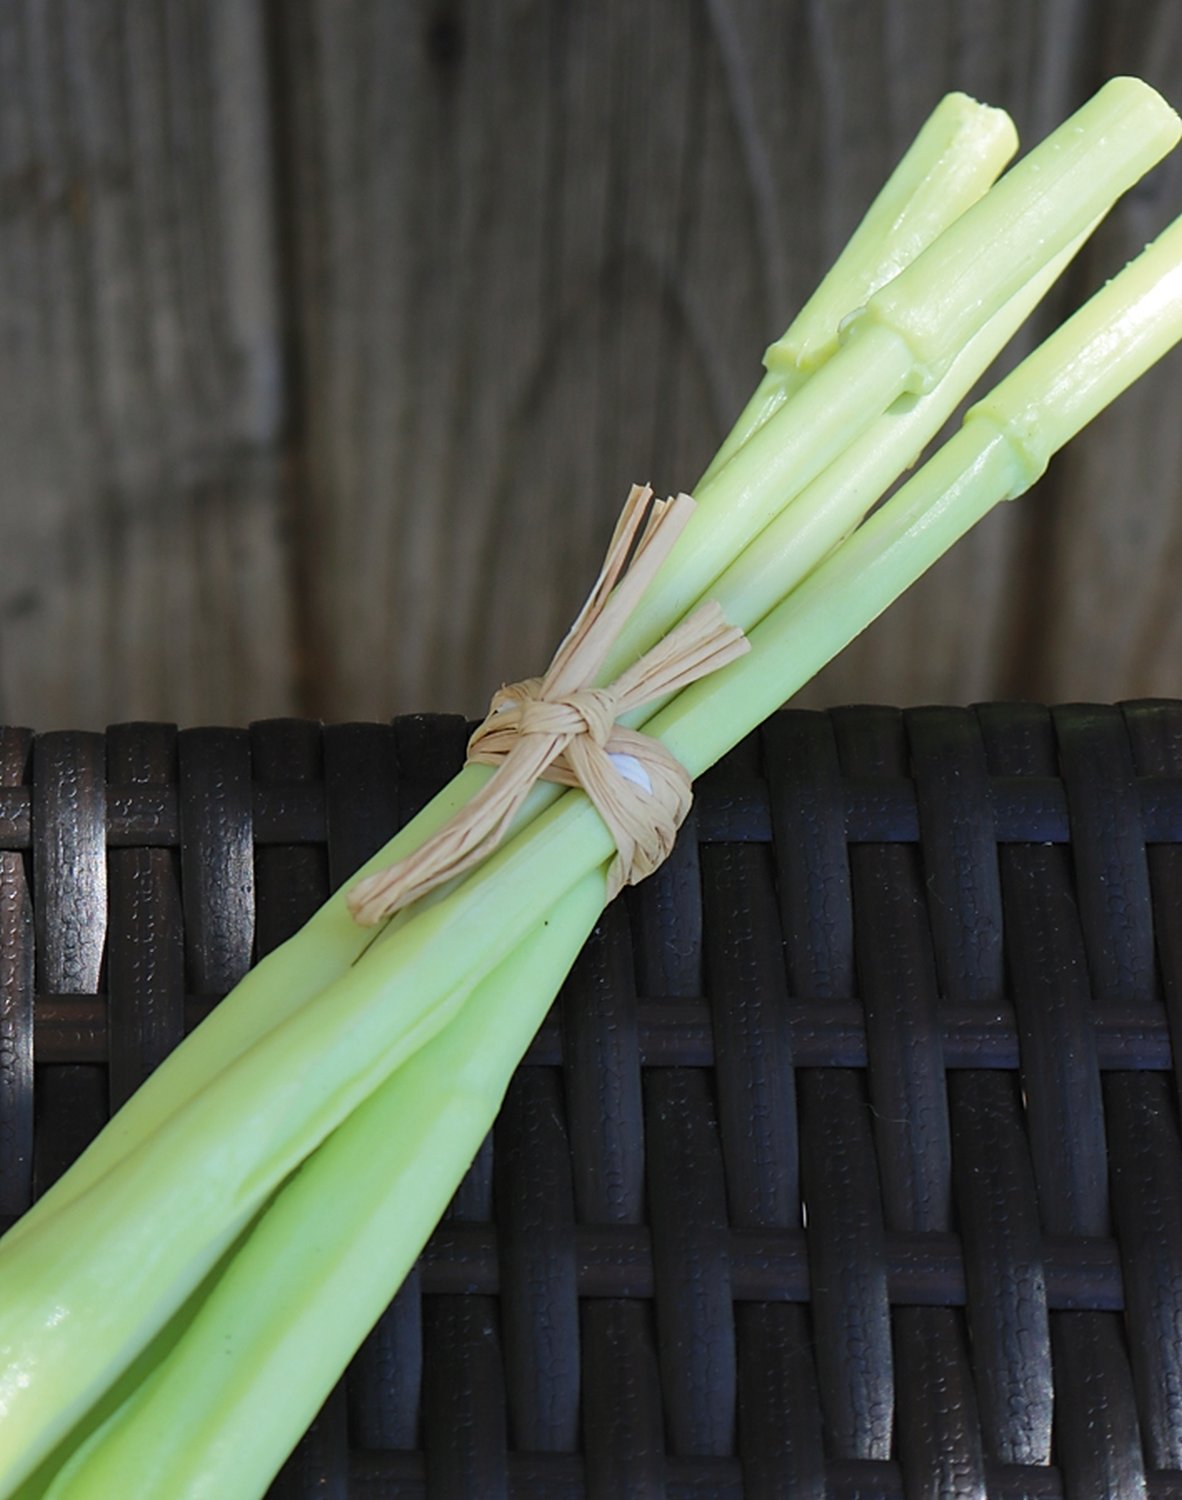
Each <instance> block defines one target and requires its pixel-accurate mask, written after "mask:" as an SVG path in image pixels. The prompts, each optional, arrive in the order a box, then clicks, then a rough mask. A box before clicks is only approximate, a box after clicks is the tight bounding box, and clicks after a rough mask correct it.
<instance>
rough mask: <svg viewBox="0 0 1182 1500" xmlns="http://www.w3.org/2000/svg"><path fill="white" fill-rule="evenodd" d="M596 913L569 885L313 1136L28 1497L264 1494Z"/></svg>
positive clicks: (385, 1291) (455, 1177) (440, 1201)
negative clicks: (333, 1123) (151, 1355)
mask: <svg viewBox="0 0 1182 1500" xmlns="http://www.w3.org/2000/svg"><path fill="white" fill-rule="evenodd" d="M602 899H603V885H602V882H601V881H600V880H599V879H598V878H596V877H594V876H592V877H591V878H584V880H583V881H581V882H580V883H579V884H577V885H576V886H575V887H574V889H573V890H572V891H571V892H570V893H569V894H568V895H567V896H566V897H564V899H563V900H562V901H561V902H560V903H559V904H558V905H557V906H556V907H555V908H554V910H553V911H551V912H550V914H549V915H548V917H547V918H546V919H545V921H544V922H539V923H538V924H537V925H536V926H535V927H534V929H533V931H532V932H531V933H530V934H529V935H528V937H527V938H526V939H525V941H524V942H523V943H522V944H521V945H520V947H519V948H518V949H517V950H516V951H515V952H514V953H513V954H512V955H511V958H510V959H509V960H508V961H507V962H506V963H504V964H502V965H501V967H500V968H499V969H498V970H496V971H495V972H494V973H493V974H491V975H490V976H489V977H488V978H487V979H486V980H484V981H483V983H482V984H481V985H480V987H479V989H478V990H477V991H476V992H475V993H474V994H473V995H472V997H471V999H469V1000H468V1002H467V1003H466V1004H465V1005H464V1007H463V1009H462V1010H461V1011H460V1013H459V1014H458V1015H457V1016H456V1018H455V1020H454V1021H452V1022H451V1024H450V1025H448V1026H447V1027H446V1028H444V1030H443V1031H441V1032H440V1033H439V1034H438V1036H436V1037H435V1038H434V1039H433V1040H432V1041H430V1042H428V1043H427V1045H426V1046H425V1047H423V1048H422V1049H421V1050H420V1051H419V1052H417V1053H416V1054H415V1055H414V1056H413V1057H412V1058H411V1059H410V1060H409V1061H408V1062H407V1063H405V1064H404V1065H403V1066H402V1067H401V1068H400V1069H399V1070H398V1072H397V1073H396V1074H395V1075H394V1076H393V1077H392V1078H391V1079H390V1080H389V1082H387V1083H386V1084H385V1085H384V1086H383V1087H382V1088H380V1089H378V1090H377V1091H375V1093H373V1094H372V1095H371V1096H370V1097H369V1098H368V1099H367V1100H366V1101H365V1102H364V1103H363V1104H361V1105H360V1106H359V1107H358V1108H357V1109H356V1110H354V1112H353V1113H352V1114H351V1115H350V1116H349V1117H348V1119H346V1120H345V1121H344V1122H343V1123H342V1124H341V1125H340V1126H339V1127H338V1128H337V1129H336V1130H335V1131H334V1132H333V1133H332V1134H331V1135H330V1136H329V1137H328V1138H327V1139H326V1140H325V1142H324V1143H323V1145H321V1146H320V1147H319V1148H318V1149H317V1150H316V1151H315V1152H314V1153H313V1154H312V1155H311V1156H310V1157H309V1158H308V1160H307V1161H306V1162H304V1164H303V1165H302V1166H301V1167H300V1168H299V1170H298V1171H297V1172H296V1173H295V1174H294V1175H293V1176H292V1177H291V1178H290V1179H289V1180H288V1181H287V1182H286V1183H285V1184H284V1185H283V1187H282V1188H281V1190H280V1191H279V1193H278V1194H277V1195H276V1196H275V1198H274V1199H273V1200H272V1201H271V1203H270V1204H269V1205H268V1206H267V1207H266V1208H265V1209H264V1210H263V1212H262V1214H261V1215H260V1216H259V1218H258V1219H257V1220H256V1221H255V1223H254V1225H253V1226H252V1228H251V1230H250V1232H249V1234H248V1235H247V1236H246V1237H245V1238H244V1239H243V1241H242V1243H241V1245H240V1246H239V1248H238V1249H237V1251H236V1253H235V1255H234V1257H233V1258H232V1260H230V1261H229V1262H228V1263H227V1264H226V1265H225V1266H224V1268H223V1269H222V1271H221V1273H220V1275H219V1277H218V1278H217V1280H216V1282H215V1284H214V1285H213V1287H212V1288H211V1289H210V1290H209V1291H208V1292H207V1293H205V1294H204V1295H203V1296H202V1297H201V1301H200V1305H199V1306H198V1307H197V1308H196V1309H195V1310H194V1311H193V1312H192V1313H191V1314H190V1315H189V1316H188V1320H187V1326H186V1328H185V1331H184V1335H183V1337H182V1338H181V1339H180V1340H179V1341H178V1342H177V1343H176V1344H175V1346H174V1347H173V1349H172V1350H171V1351H170V1352H169V1353H168V1354H167V1357H165V1358H163V1359H161V1361H160V1362H159V1363H158V1365H157V1366H156V1368H155V1369H154V1370H153V1371H152V1372H151V1373H150V1374H149V1375H148V1376H147V1377H146V1378H145V1379H144V1381H143V1382H142V1383H141V1384H140V1386H139V1387H138V1388H137V1389H136V1390H135V1392H134V1393H133V1394H131V1395H130V1397H129V1398H128V1399H127V1400H126V1401H125V1402H124V1404H123V1405H122V1406H120V1407H119V1408H118V1409H117V1410H116V1411H115V1412H113V1413H112V1415H111V1416H110V1417H109V1418H108V1419H107V1420H106V1421H105V1422H104V1423H103V1424H102V1425H101V1426H100V1427H99V1428H98V1429H97V1430H96V1431H95V1432H94V1433H93V1434H91V1435H90V1436H89V1437H88V1438H87V1440H86V1441H85V1442H84V1443H83V1444H82V1445H81V1446H80V1447H78V1448H77V1449H76V1450H75V1451H74V1452H73V1453H69V1454H59V1455H55V1462H54V1463H53V1464H52V1465H49V1466H46V1468H45V1469H44V1470H43V1471H42V1472H41V1473H40V1474H38V1475H37V1476H36V1479H37V1484H38V1488H37V1489H36V1490H35V1491H33V1492H32V1493H35V1494H36V1495H37V1496H38V1497H40V1500H106V1497H108V1496H112V1495H129V1496H130V1495H135V1496H142V1497H144V1500H148V1497H151V1496H160V1497H164V1496H167V1497H170V1500H179V1497H181V1496H184V1497H186V1500H197V1497H199V1496H205V1495H208V1496H210V1497H216V1500H256V1497H257V1496H259V1495H261V1494H262V1493H263V1492H264V1490H265V1489H266V1486H267V1484H268V1482H269V1480H270V1479H271V1478H272V1476H273V1474H274V1472H275V1470H276V1469H277V1468H278V1467H279V1465H280V1464H281V1463H282V1461H283V1458H284V1457H285V1455H286V1454H287V1453H288V1452H289V1451H290V1449H291V1447H292V1446H293V1444H294V1443H295V1441H296V1440H297V1439H298V1437H299V1435H300V1433H301V1432H303V1431H304V1429H305V1428H306V1427H307V1426H308V1424H309V1422H310V1421H311V1420H312V1418H313V1417H314V1416H315V1414H316V1412H317V1410H318V1409H319V1407H320V1405H321V1403H322V1402H323V1400H324V1399H325V1397H326V1396H327V1394H328V1392H329V1390H330V1389H331V1387H332V1385H333V1384H334V1383H335V1381H336V1379H337V1377H338V1376H339V1375H340V1373H341V1371H342V1370H343V1369H344V1367H345V1365H346V1364H347V1363H348V1361H349V1359H350V1358H351V1357H352V1355H353V1354H354V1352H355V1351H356V1349H357V1346H358V1345H359V1344H360V1343H361V1341H362V1339H363V1338H364V1337H365V1335H366V1333H367V1332H368V1331H369V1329H370V1328H371V1327H372V1326H373V1324H374V1323H375V1322H376V1321H377V1319H378V1317H379V1316H380V1314H381V1312H382V1310H383V1308H384V1307H385V1306H386V1305H387V1303H388V1302H389V1301H390V1299H391V1298H392V1297H393V1295H394V1293H395V1292H396V1291H397V1289H398V1287H399V1286H400V1285H401V1283H402V1281H403V1279H404V1278H405V1276H406V1274H407V1273H408V1271H409V1270H410V1268H411V1266H412V1265H413V1263H414V1261H415V1259H416V1257H417V1256H418V1254H419V1252H420V1250H421V1249H422V1246H423V1245H424V1244H425V1242H426V1240H427V1238H428V1236H429V1235H430V1233H431V1230H432V1229H433V1228H434V1226H435V1224H436V1223H437V1222H438V1220H439V1218H440V1216H441V1215H442V1213H443V1210H444V1209H445V1208H446V1206H447V1203H448V1201H449V1198H450V1196H451V1194H452V1192H453V1191H454V1188H455V1186H456V1184H457V1183H458V1181H459V1180H460V1178H461V1176H462V1174H463V1172H464V1170H465V1169H466V1168H467V1166H468V1164H469V1162H470V1161H471V1159H472V1156H473V1154H474V1152H475V1150H476V1149H477V1147H478V1146H479V1144H480V1142H481V1141H482V1140H483V1139H484V1136H485V1134H486V1133H487V1131H488V1130H489V1129H490V1128H491V1126H492V1123H493V1121H494V1119H495V1118H496V1114H497V1111H498V1110H499V1108H500V1104H501V1100H502V1098H503V1096H504V1091H505V1088H506V1087H507V1084H508V1081H509V1079H510V1078H511V1076H512V1073H513V1069H514V1068H515V1067H516V1065H517V1062H518V1061H519V1060H520V1057H521V1055H522V1053H523V1052H524V1051H525V1049H526V1047H527V1046H528V1045H529V1042H530V1040H531V1038H532V1037H533V1035H534V1033H535V1032H536V1031H537V1029H538V1027H539V1026H540V1025H541V1023H542V1021H543V1020H544V1019H545V1014H546V1011H547V1009H548V1007H549V1004H550V1000H551V997H552V996H553V995H554V993H555V992H556V991H557V989H558V988H559V986H560V984H561V983H562V980H563V978H564V977H565V974H566V971H567V969H568V968H569V966H570V962H571V955H572V954H574V953H577V952H578V950H579V949H580V948H581V947H582V945H583V943H584V942H585V941H586V939H587V936H588V934H589V932H590V930H591V927H592V926H593V924H594V922H595V919H596V917H597V916H598V915H599V912H600V909H601V906H602ZM177 1413H183V1416H184V1419H183V1421H178V1420H176V1415H177ZM62 1460H64V1462H61V1461H62ZM55 1471H56V1477H54V1473H55ZM30 1500H32V1494H31V1495H30Z"/></svg>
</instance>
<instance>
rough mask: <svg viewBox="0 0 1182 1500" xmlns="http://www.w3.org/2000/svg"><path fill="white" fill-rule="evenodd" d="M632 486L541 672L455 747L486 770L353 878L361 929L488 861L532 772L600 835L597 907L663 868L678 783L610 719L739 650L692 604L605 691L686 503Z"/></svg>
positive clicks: (677, 769)
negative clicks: (611, 663)
mask: <svg viewBox="0 0 1182 1500" xmlns="http://www.w3.org/2000/svg"><path fill="white" fill-rule="evenodd" d="M651 500H652V491H651V489H649V488H648V487H647V486H645V487H644V488H641V487H639V486H633V489H632V493H631V494H630V495H629V497H628V501H627V504H626V505H625V506H624V510H623V514H622V515H621V517H620V520H619V523H618V524H617V526H616V530H615V534H614V535H613V537H612V541H611V545H610V546H609V548H608V553H607V558H606V560H605V562H604V565H603V568H602V570H601V572H600V574H599V578H598V579H597V580H596V583H595V587H594V588H593V589H592V591H591V593H590V595H589V596H588V599H587V602H586V604H584V606H583V608H582V610H581V611H580V613H579V617H578V619H577V620H576V621H575V623H574V624H573V625H572V626H571V629H570V631H569V632H568V634H567V637H566V639H565V640H564V641H563V643H562V645H561V646H560V647H559V648H558V651H557V652H556V654H555V657H554V660H553V661H552V662H551V663H550V666H549V668H548V670H547V671H546V674H545V676H544V677H530V678H527V679H525V680H524V681H522V682H516V683H511V684H509V685H508V686H506V687H502V688H501V689H500V690H499V691H498V692H497V693H496V694H495V695H494V697H493V700H492V703H491V704H490V706H489V713H488V717H487V718H486V719H485V720H484V722H483V723H482V724H481V725H480V726H479V728H478V729H477V730H476V731H475V733H474V734H473V735H472V738H471V739H470V740H469V742H468V760H469V761H471V762H479V763H480V764H483V765H491V766H495V767H496V774H495V775H493V776H492V777H491V779H490V780H489V781H488V782H487V783H486V784H485V786H484V787H482V788H481V790H480V791H479V792H478V793H477V794H476V796H474V797H473V798H472V799H471V800H470V801H469V802H468V803H466V804H465V805H464V806H463V807H462V808H461V809H460V810H459V811H458V812H457V813H456V815H455V816H454V817H453V818H452V819H451V820H450V821H449V822H447V823H446V824H444V826H443V827H442V828H441V829H440V830H439V831H438V832H437V833H435V834H434V835H432V837H431V838H429V839H427V840H426V842H425V843H423V844H422V845H421V846H420V847H419V848H418V849H416V850H415V851H414V852H413V853H412V854H409V855H408V856H407V857H406V858H405V859H401V860H399V861H397V863H395V864H393V865H390V866H389V867H388V868H387V869H385V870H380V871H378V872H377V873H376V874H374V875H370V876H367V877H366V878H365V879H364V880H360V881H358V883H357V884H356V885H355V886H354V887H353V889H352V890H351V891H350V892H349V895H348V904H349V909H350V911H351V912H352V913H353V915H354V917H355V918H356V919H357V921H359V922H360V923H362V924H363V925H365V926H373V925H376V924H377V923H379V922H381V921H384V920H385V919H386V918H387V917H389V916H392V915H393V914H394V912H396V911H398V910H399V909H401V908H402V907H404V906H408V905H409V904H410V903H411V902H412V901H415V900H417V899H418V898H419V897H420V896H424V895H426V894H427V892H428V891H431V890H433V889H435V887H436V886H439V885H442V884H443V883H444V882H445V881H448V880H451V879H453V878H454V877H455V876H457V875H462V874H463V873H464V872H465V871H467V870H469V869H471V868H472V867H473V866H474V865H476V864H478V863H479V862H480V861H481V860H483V859H485V858H487V856H488V855H489V854H491V853H492V851H493V850H494V849H495V848H496V847H497V845H498V844H499V843H500V841H501V840H502V839H503V838H504V836H505V834H506V833H507V832H508V830H509V828H510V827H511V825H512V822H513V819H514V818H515V817H516V815H517V813H518V811H519V810H520V808H521V805H522V803H523V802H524V801H525V798H526V796H527V795H528V794H529V790H530V788H531V787H532V786H533V784H534V782H535V781H537V780H538V779H539V778H542V779H545V780H547V781H556V782H559V783H561V784H562V785H564V786H577V787H582V789H583V790H584V791H585V792H586V793H587V796H588V797H589V798H590V799H591V801H592V803H593V804H594V805H595V807H596V809H597V811H598V812H599V814H600V816H601V817H602V818H603V820H604V822H605V823H606V824H607V826H608V828H609V830H610V831H611V835H612V838H613V839H614V840H615V844H616V851H617V852H616V858H615V859H614V860H613V861H612V863H611V866H610V868H609V870H608V882H607V895H608V899H609V900H610V899H611V898H612V897H613V896H615V895H616V894H617V893H618V892H619V890H620V888H621V887H622V886H624V885H633V884H635V883H636V882H637V881H638V880H643V879H644V878H645V876H647V875H650V874H652V872H653V871H654V870H655V869H656V868H657V867H658V866H659V865H660V864H661V863H662V861H663V860H665V859H666V858H667V857H668V855H669V852H670V850H671V849H672V848H673V844H674V841H675V839H676V837H677V830H678V829H679V828H680V827H681V824H682V822H683V821H684V820H685V816H686V814H687V813H688V811H689V808H690V803H691V800H692V791H691V787H690V779H689V775H688V773H687V772H686V770H685V768H684V766H682V765H681V764H680V763H679V762H678V761H677V760H676V759H675V758H674V756H673V755H671V754H670V752H669V751H668V750H666V748H665V747H664V745H662V744H661V742H660V741H659V740H657V739H654V738H653V737H652V736H651V735H646V734H642V733H640V732H638V731H636V730H633V729H627V728H625V727H624V726H623V725H622V724H620V723H619V722H618V721H619V720H620V718H622V717H623V716H624V715H626V714H628V713H630V712H631V711H632V710H633V709H636V708H640V707H642V706H643V705H644V704H646V703H651V702H654V701H655V700H657V699H660V698H664V697H666V696H668V695H670V694H673V693H676V692H680V690H681V689H682V688H683V687H686V686H688V684H689V683H691V682H694V681H696V680H697V679H698V678H699V677H703V676H705V675H706V673H708V672H713V671H717V669H718V668H719V667H722V666H725V665H726V664H727V663H728V662H730V661H733V660H734V659H735V657H737V656H740V655H742V653H743V652H744V651H746V650H747V649H748V645H747V641H746V640H745V638H744V636H743V633H742V631H740V630H738V629H736V628H735V627H734V626H731V625H728V624H727V623H726V621H725V620H724V619H723V616H722V611H721V609H720V608H719V607H718V605H717V604H712V603H711V604H704V605H701V606H700V607H699V608H698V609H696V610H695V611H694V612H693V613H692V614H691V615H689V616H688V617H687V618H686V619H685V620H683V621H682V622H681V624H680V625H678V626H676V627H675V628H674V629H673V630H672V631H670V632H669V634H668V635H667V636H665V638H664V639H663V640H661V641H658V643H657V644H656V645H655V646H654V647H653V648H652V649H651V650H650V651H646V652H645V654H644V655H643V656H642V657H641V658H640V660H639V661H637V662H636V663H635V664H634V665H633V666H632V667H629V668H628V670H627V671H625V672H623V673H621V675H620V676H619V677H618V678H617V679H616V680H615V682H613V683H611V684H610V685H609V686H608V687H596V686H594V685H593V684H594V679H595V677H596V675H597V674H598V673H599V671H600V670H601V668H602V666H603V663H604V661H605V660H606V658H607V654H608V652H609V651H610V649H611V647H612V645H613V644H614V642H615V640H616V638H617V637H618V635H619V633H620V631H621V629H622V628H623V626H624V623H625V621H626V620H627V618H628V616H629V615H630V614H631V613H632V610H633V609H634V608H635V606H636V604H637V602H638V601H639V599H640V597H641V595H642V594H643V593H644V590H645V589H646V588H647V587H648V585H649V583H650V582H651V581H652V578H653V576H654V574H655V573H656V571H657V569H658V568H659V567H660V565H661V563H662V562H663V561H664V559H665V557H666V556H667V555H668V553H669V550H670V548H671V547H672V546H673V543H674V542H675V541H676V540H677V537H678V536H679V535H680V534H681V531H682V529H683V528H684V526H685V524H686V522H687V521H688V520H689V517H690V515H691V513H692V511H693V509H694V502H693V500H692V499H691V498H690V497H689V496H688V495H679V496H678V497H677V499H676V500H657V501H655V502H653V503H652V505H651V506H650V504H649V502H650V501H651Z"/></svg>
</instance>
